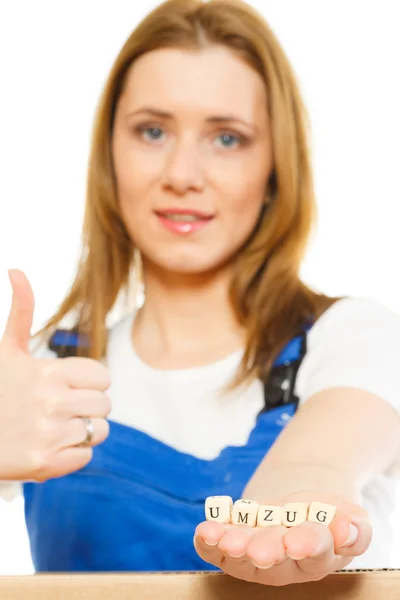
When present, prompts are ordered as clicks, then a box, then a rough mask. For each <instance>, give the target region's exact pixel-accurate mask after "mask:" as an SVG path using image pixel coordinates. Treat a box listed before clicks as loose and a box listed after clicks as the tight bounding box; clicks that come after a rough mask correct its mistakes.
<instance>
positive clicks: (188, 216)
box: [157, 212, 212, 223]
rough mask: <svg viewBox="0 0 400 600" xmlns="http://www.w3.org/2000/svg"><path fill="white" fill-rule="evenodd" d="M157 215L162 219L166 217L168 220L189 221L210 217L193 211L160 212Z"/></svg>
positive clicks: (204, 219)
mask: <svg viewBox="0 0 400 600" xmlns="http://www.w3.org/2000/svg"><path fill="white" fill-rule="evenodd" d="M157 215H158V216H159V217H161V218H163V219H168V220H169V221H176V222H183V223H190V222H194V221H209V220H210V219H211V218H212V217H210V216H206V215H197V214H193V213H160V212H158V213H157Z"/></svg>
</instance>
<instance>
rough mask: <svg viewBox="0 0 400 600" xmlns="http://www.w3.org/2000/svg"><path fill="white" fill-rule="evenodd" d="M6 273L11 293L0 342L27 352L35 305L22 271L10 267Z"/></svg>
mask: <svg viewBox="0 0 400 600" xmlns="http://www.w3.org/2000/svg"><path fill="white" fill-rule="evenodd" d="M8 275H9V278H10V283H11V286H12V291H13V294H12V301H11V309H10V312H9V315H8V319H7V323H6V327H5V330H4V333H3V337H2V342H3V343H6V344H8V345H9V346H12V347H13V348H15V349H18V350H22V352H24V353H26V354H28V353H29V340H30V332H31V327H32V321H33V311H34V306H35V299H34V295H33V291H32V287H31V285H30V283H29V281H28V279H27V277H26V275H25V274H24V273H23V272H22V271H19V270H18V269H11V270H10V271H9V272H8Z"/></svg>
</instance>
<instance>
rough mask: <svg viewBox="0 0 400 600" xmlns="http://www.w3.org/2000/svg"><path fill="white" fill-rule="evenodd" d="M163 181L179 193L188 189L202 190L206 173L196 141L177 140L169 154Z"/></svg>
mask: <svg viewBox="0 0 400 600" xmlns="http://www.w3.org/2000/svg"><path fill="white" fill-rule="evenodd" d="M163 183H164V185H165V186H167V187H169V188H172V189H174V190H175V191H176V192H178V193H183V192H186V190H187V189H189V188H190V189H195V190H202V189H203V187H204V174H203V168H202V165H201V157H200V149H199V147H198V145H197V144H196V143H195V142H194V141H189V140H182V141H181V142H179V141H177V142H176V144H175V145H174V147H173V149H172V150H171V151H170V153H169V154H168V156H167V159H166V165H165V170H164V177H163Z"/></svg>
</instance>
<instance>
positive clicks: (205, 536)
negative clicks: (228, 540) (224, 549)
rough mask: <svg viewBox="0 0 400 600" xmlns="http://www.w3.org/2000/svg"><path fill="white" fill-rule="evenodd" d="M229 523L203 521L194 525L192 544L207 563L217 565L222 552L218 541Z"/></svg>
mask: <svg viewBox="0 0 400 600" xmlns="http://www.w3.org/2000/svg"><path fill="white" fill-rule="evenodd" d="M228 526H229V524H224V523H218V522H216V521H203V522H202V523H200V524H199V525H197V527H196V531H195V533H194V538H193V544H194V547H195V550H196V552H197V553H198V555H199V556H200V557H201V558H202V559H203V560H205V561H206V562H208V563H211V564H213V565H215V566H217V567H218V566H219V564H220V562H221V559H222V554H221V552H220V550H219V549H218V543H219V541H220V540H221V539H222V537H223V535H224V533H225V531H226V529H227V527H228Z"/></svg>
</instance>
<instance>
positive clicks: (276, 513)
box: [257, 504, 283, 527]
mask: <svg viewBox="0 0 400 600" xmlns="http://www.w3.org/2000/svg"><path fill="white" fill-rule="evenodd" d="M282 519H283V508H282V506H273V505H272V504H260V507H259V509H258V515H257V527H267V526H268V525H281V524H282Z"/></svg>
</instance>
